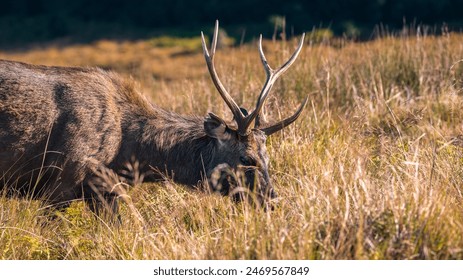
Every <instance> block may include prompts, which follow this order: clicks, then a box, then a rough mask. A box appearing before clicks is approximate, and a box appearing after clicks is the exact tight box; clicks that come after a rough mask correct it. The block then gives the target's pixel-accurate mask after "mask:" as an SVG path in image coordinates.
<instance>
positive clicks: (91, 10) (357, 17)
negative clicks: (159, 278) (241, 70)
mask: <svg viewBox="0 0 463 280" xmlns="http://www.w3.org/2000/svg"><path fill="white" fill-rule="evenodd" d="M215 19H219V20H220V21H221V26H222V27H224V28H226V30H227V32H228V35H229V36H230V37H231V38H233V42H234V43H242V42H245V41H248V40H251V39H252V38H255V36H256V35H257V34H258V33H264V35H265V36H267V37H271V36H273V37H275V36H278V34H285V36H286V34H287V35H288V36H290V35H291V34H300V33H301V32H302V31H311V30H314V28H315V29H319V30H324V31H325V32H327V33H326V34H328V36H344V37H348V38H354V39H356V40H368V39H370V38H372V37H374V36H375V35H376V34H377V33H378V31H379V30H380V31H383V32H384V31H387V32H396V31H397V30H400V29H401V28H402V27H403V26H411V25H416V26H418V25H423V26H426V27H427V28H428V30H429V32H432V33H440V32H441V29H442V27H445V28H446V29H450V30H453V31H460V30H462V29H463V0H439V1H435V0H350V1H345V0H313V1H303V0H285V1H282V0H233V1H230V0H226V1H224V0H221V1H219V0H201V1H188V0H156V1H149V0H131V1H124V0H100V1H94V0H74V1H60V0H2V1H1V6H0V48H2V49H4V50H5V49H9V48H26V47H28V46H31V45H37V44H42V43H47V42H55V43H63V44H66V43H86V42H92V41H95V40H100V39H124V40H127V39H129V40H130V39H144V38H153V37H159V36H177V37H189V36H197V35H198V30H200V29H205V28H210V27H211V26H213V24H214V20H215ZM282 31H284V32H282ZM280 36H281V35H280Z"/></svg>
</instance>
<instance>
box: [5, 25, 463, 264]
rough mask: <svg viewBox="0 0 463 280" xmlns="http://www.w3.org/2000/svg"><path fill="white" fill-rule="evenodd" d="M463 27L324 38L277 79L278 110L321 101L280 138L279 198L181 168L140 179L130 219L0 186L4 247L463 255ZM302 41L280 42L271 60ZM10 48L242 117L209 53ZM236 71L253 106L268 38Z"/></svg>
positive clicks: (174, 102)
mask: <svg viewBox="0 0 463 280" xmlns="http://www.w3.org/2000/svg"><path fill="white" fill-rule="evenodd" d="M462 42H463V36H461V35H456V34H448V35H446V36H442V37H414V38H384V39H381V40H377V41H373V42H368V43H349V42H341V43H340V44H339V43H338V44H336V45H329V44H323V45H310V44H308V46H306V47H305V49H304V50H303V53H302V54H301V57H300V58H299V60H298V61H297V62H296V64H295V65H294V66H293V67H292V69H291V70H290V71H289V72H288V73H287V74H286V75H285V76H284V77H283V78H282V80H281V81H280V82H279V83H278V85H277V86H276V87H275V89H274V92H273V95H272V97H271V98H270V100H269V102H268V103H267V104H268V110H267V113H268V114H269V117H270V119H272V118H274V119H279V118H281V117H283V116H285V115H288V114H290V113H292V111H293V110H294V108H295V107H296V105H297V104H298V103H299V102H300V101H301V100H302V99H303V98H304V97H305V96H306V95H307V94H309V95H310V99H311V102H309V106H307V108H306V110H305V112H304V113H303V116H301V119H300V120H299V121H298V122H297V124H295V125H293V126H291V127H290V128H288V129H286V130H285V131H284V132H283V133H281V134H279V135H276V136H273V137H272V138H271V139H269V140H268V148H269V152H270V156H271V158H272V162H271V173H272V179H273V182H274V185H275V186H276V189H277V191H278V193H279V195H280V202H279V205H278V207H277V208H276V209H275V210H274V211H271V212H264V211H261V210H259V209H254V208H252V207H250V206H249V205H246V204H240V205H234V204H233V203H232V202H231V201H230V200H229V199H227V198H223V197H220V196H218V195H211V194H206V193H200V192H197V191H192V190H188V189H187V188H185V187H183V186H178V185H175V184H173V183H172V182H166V183H159V184H142V185H139V186H136V187H135V188H131V189H129V190H128V195H129V196H128V197H126V198H125V200H126V202H127V203H125V204H123V205H122V209H121V212H122V219H123V223H122V224H121V225H119V226H116V225H112V224H111V223H110V220H109V219H106V218H104V217H103V218H96V217H94V216H93V214H92V213H91V212H90V211H89V210H88V209H87V208H85V207H84V206H83V204H82V203H74V204H73V205H72V207H70V208H68V209H67V210H65V211H64V212H58V213H50V211H49V210H48V209H47V208H46V205H43V204H42V203H40V202H38V201H29V200H24V199H9V198H4V197H0V258H2V259H462V258H463V235H462V232H463V217H462V216H463V206H462V205H463V195H462V192H463V189H462V187H461V186H462V185H463V184H462V182H463V145H462V143H463V142H462V140H461V139H462V136H461V135H463V131H462V129H463V127H462V119H463V113H462V112H463V111H462V108H463V95H462V92H461V90H462V87H463V62H462V59H463V43H462ZM294 46H295V42H292V41H291V42H283V43H282V42H278V43H272V42H266V45H265V47H266V52H267V53H268V58H269V60H270V61H271V64H272V65H276V64H277V63H278V62H281V61H283V60H284V59H285V58H286V57H287V56H288V55H289V54H290V52H291V51H292V50H293V48H294ZM0 57H2V58H6V59H15V60H20V61H26V62H31V63H39V64H47V65H97V66H100V67H104V68H109V69H114V70H116V71H118V72H120V73H121V74H122V75H126V76H133V77H134V79H135V80H137V81H139V83H140V87H141V88H142V89H143V90H144V92H145V93H146V94H147V95H150V97H151V98H152V100H153V102H155V103H157V104H159V105H160V106H162V107H164V108H167V109H171V110H174V111H177V112H182V113H185V114H190V113H195V114H200V115H205V114H206V113H207V111H208V110H212V111H214V112H216V113H218V114H221V115H226V116H229V113H228V112H227V110H226V108H225V106H224V104H223V101H221V100H220V98H219V95H218V94H217V93H216V92H215V89H214V88H213V86H212V83H211V82H210V80H209V77H208V76H207V73H206V67H205V64H204V62H203V58H202V56H201V54H200V53H195V52H193V53H191V52H184V51H182V50H181V49H180V50H179V49H175V48H168V49H159V48H154V47H153V46H152V45H151V44H150V43H149V42H123V43H115V42H109V41H102V42H98V43H96V44H94V45H85V46H72V47H67V48H63V49H59V48H53V47H50V48H47V49H43V50H33V51H28V52H25V53H8V54H6V53H2V54H0ZM217 62H218V64H219V65H220V67H219V71H220V73H219V74H221V76H222V77H223V80H224V83H225V84H226V85H227V87H228V88H230V90H231V92H232V94H233V96H234V97H235V98H236V99H237V101H238V102H240V103H241V104H243V105H245V106H247V107H251V106H252V104H254V98H255V97H256V95H257V93H258V92H259V90H260V87H261V85H262V83H263V77H264V74H263V71H262V69H261V65H260V63H259V61H258V55H257V50H256V47H255V46H254V45H253V46H244V47H242V48H240V49H227V50H220V51H219V53H218V57H217Z"/></svg>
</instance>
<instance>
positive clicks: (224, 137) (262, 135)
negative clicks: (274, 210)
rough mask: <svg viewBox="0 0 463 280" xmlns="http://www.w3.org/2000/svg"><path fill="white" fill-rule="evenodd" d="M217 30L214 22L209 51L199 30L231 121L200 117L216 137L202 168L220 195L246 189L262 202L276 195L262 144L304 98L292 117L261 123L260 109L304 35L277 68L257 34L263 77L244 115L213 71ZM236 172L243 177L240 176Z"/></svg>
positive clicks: (285, 122) (238, 193) (240, 195)
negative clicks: (214, 147)
mask: <svg viewBox="0 0 463 280" xmlns="http://www.w3.org/2000/svg"><path fill="white" fill-rule="evenodd" d="M218 31H219V23H218V21H216V23H215V29H214V35H213V37H212V43H211V45H212V46H211V49H210V50H208V48H207V46H206V42H205V39H204V34H203V33H202V32H201V39H202V46H203V52H204V57H205V59H206V64H207V68H208V69H209V73H210V75H211V78H212V81H213V83H214V85H215V87H216V88H217V90H218V92H219V93H220V95H221V96H222V98H223V100H224V101H225V103H226V104H227V106H228V108H230V110H231V112H232V114H233V121H232V122H230V123H229V122H226V121H224V120H223V119H222V118H220V117H218V116H217V115H215V114H213V113H209V116H208V117H206V119H205V120H204V129H205V131H206V134H207V135H208V136H209V137H212V138H214V139H216V140H217V142H216V145H217V156H216V157H214V159H213V160H212V162H211V163H210V166H209V168H206V170H210V171H209V172H208V173H209V174H207V175H208V178H209V182H210V185H211V186H212V188H213V189H214V190H217V191H220V192H221V193H222V194H224V195H231V196H232V197H233V198H235V199H236V200H241V199H242V198H243V194H245V193H249V191H248V190H251V192H252V193H254V194H257V199H258V201H259V202H260V203H261V204H262V203H264V202H266V201H268V200H269V199H272V198H275V197H276V194H275V191H274V189H273V186H272V184H271V182H270V177H269V173H268V165H269V156H268V154H267V150H266V146H265V142H266V139H267V137H268V136H270V135H272V134H273V133H275V132H277V131H279V130H281V129H283V128H285V127H286V126H288V125H290V124H291V123H293V122H294V121H295V120H296V119H297V118H298V117H299V115H300V114H301V112H302V110H303V109H304V107H305V104H306V103H307V99H308V98H305V100H304V101H303V102H302V104H301V105H300V107H299V108H298V110H297V111H296V112H295V113H294V114H293V115H292V116H290V117H288V118H286V119H284V120H281V121H278V122H276V123H273V124H266V123H265V124H264V122H263V121H262V119H263V118H262V116H261V111H262V108H263V106H264V103H265V100H266V99H267V97H268V96H269V93H270V90H271V89H272V87H273V85H274V84H275V81H276V80H277V79H278V78H279V77H280V76H281V75H282V74H283V73H284V72H285V71H286V70H288V68H289V67H290V66H291V65H292V64H293V63H294V61H295V60H296V58H297V57H298V55H299V53H300V51H301V49H302V45H303V42H304V34H303V35H302V38H301V40H300V42H299V45H298V47H297V49H296V51H295V52H294V53H293V54H292V56H291V57H290V58H289V60H288V61H286V62H285V63H284V64H283V65H281V66H280V67H279V68H277V69H273V68H271V67H270V66H269V64H268V63H267V59H266V58H265V55H264V52H263V50H262V35H260V38H259V54H260V59H261V61H262V64H263V66H264V69H265V73H266V75H267V78H266V81H265V83H264V86H263V88H262V91H261V92H260V95H259V97H258V98H257V103H256V106H255V108H254V110H252V111H251V112H250V113H249V114H248V111H247V110H245V109H243V108H240V107H239V106H238V105H237V104H236V102H235V101H234V100H233V98H232V97H231V96H230V94H229V93H228V92H227V90H226V89H225V87H224V86H223V84H222V83H221V82H220V80H219V77H218V75H217V71H216V70H215V66H214V56H215V51H216V47H217V36H218ZM240 174H241V175H244V176H240ZM243 179H244V180H243Z"/></svg>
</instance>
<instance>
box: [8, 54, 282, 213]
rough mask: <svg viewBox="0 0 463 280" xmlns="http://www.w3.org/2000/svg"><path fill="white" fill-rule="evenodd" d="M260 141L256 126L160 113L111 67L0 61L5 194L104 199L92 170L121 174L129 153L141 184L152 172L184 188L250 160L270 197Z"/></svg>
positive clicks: (250, 175)
mask: <svg viewBox="0 0 463 280" xmlns="http://www.w3.org/2000/svg"><path fill="white" fill-rule="evenodd" d="M265 138H266V136H265V135H264V133H262V132H261V131H258V130H256V131H253V133H251V134H250V135H249V136H247V137H242V136H239V135H237V134H236V132H235V131H234V130H232V129H229V127H228V125H227V124H226V123H224V122H221V121H220V119H219V120H218V119H216V118H213V117H211V116H209V117H207V118H206V119H204V118H201V117H197V116H181V115H178V114H175V113H173V112H167V111H165V110H163V109H161V108H159V107H157V106H154V105H152V104H150V103H149V102H148V101H147V100H146V99H145V98H144V96H143V95H142V94H140V93H139V92H138V91H137V90H136V88H135V87H134V85H133V83H132V82H131V81H127V80H124V79H122V78H120V77H119V76H118V75H117V74H115V73H112V72H107V71H103V70H101V69H97V68H75V67H47V66H36V65H29V64H24V63H19V62H12V61H4V60H0V178H1V182H0V188H1V187H4V188H6V190H7V192H8V193H18V194H32V195H34V196H41V197H46V198H47V199H48V201H50V202H51V203H54V204H60V203H64V204H66V203H67V202H69V201H72V200H74V199H79V198H82V197H85V198H90V197H94V196H95V194H98V195H100V196H99V197H100V198H101V197H105V198H106V199H108V201H109V202H111V201H112V197H113V195H114V194H113V193H111V191H109V190H107V189H102V188H98V186H97V188H96V189H95V188H94V187H92V184H91V182H92V180H93V179H94V177H95V175H94V174H95V171H96V170H99V169H101V168H109V169H111V170H114V172H116V173H118V174H122V173H123V172H122V171H123V170H124V166H125V165H126V163H127V162H129V161H131V160H132V159H136V160H137V161H139V162H140V163H141V168H142V170H140V171H141V172H145V173H150V174H151V175H150V176H148V177H147V180H156V179H158V178H159V176H157V175H159V174H156V172H153V170H158V171H159V172H160V173H162V174H164V176H165V175H167V176H169V177H172V178H173V179H174V180H175V181H177V182H179V183H182V184H187V185H195V184H197V182H198V181H201V179H202V178H204V177H208V178H210V177H211V174H212V173H213V172H214V171H217V169H218V168H221V169H220V170H219V173H221V172H225V171H224V170H225V169H227V168H228V167H229V168H231V169H232V170H235V171H236V170H237V168H239V167H242V166H246V165H250V167H249V168H247V171H245V173H246V178H247V184H248V185H250V186H251V187H253V186H254V183H251V182H254V177H255V176H256V175H257V176H258V177H259V182H260V186H261V187H262V188H264V189H265V190H264V191H263V192H265V193H271V194H272V195H273V190H272V188H271V185H270V182H269V177H268V172H267V166H268V156H267V154H266V151H265ZM243 159H246V161H245V162H244V163H243ZM255 170H257V173H255ZM219 177H220V176H219ZM223 183H224V182H223V181H222V182H221V184H223ZM221 190H222V193H225V194H227V193H228V191H229V190H228V189H227V190H225V191H224V189H223V188H222V189H221ZM101 195H102V196H101Z"/></svg>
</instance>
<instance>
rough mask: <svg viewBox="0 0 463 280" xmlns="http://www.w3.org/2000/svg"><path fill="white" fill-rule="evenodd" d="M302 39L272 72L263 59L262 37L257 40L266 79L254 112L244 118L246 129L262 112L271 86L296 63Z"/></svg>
mask: <svg viewBox="0 0 463 280" xmlns="http://www.w3.org/2000/svg"><path fill="white" fill-rule="evenodd" d="M304 38H305V33H303V34H302V37H301V40H300V41H299V45H298V47H297V49H296V50H295V51H294V53H293V54H292V55H291V57H290V58H289V59H288V61H286V62H285V63H284V64H283V65H281V66H280V67H279V68H278V69H276V70H274V69H272V68H271V67H270V65H268V62H267V59H266V58H265V54H264V51H263V49H262V35H261V36H260V38H259V54H260V59H261V61H262V64H263V66H264V69H265V73H266V74H267V79H266V81H265V84H264V86H263V88H262V91H261V92H260V95H259V97H258V99H257V103H256V108H255V109H254V111H252V113H251V114H249V115H248V116H247V117H246V129H247V128H248V127H249V126H250V125H251V123H252V122H253V121H254V119H255V118H256V117H257V115H259V114H260V111H261V110H262V106H263V105H264V102H265V100H266V99H267V97H268V94H269V93H270V90H271V89H272V87H273V84H274V83H275V81H276V80H277V79H278V77H280V76H281V75H282V74H283V73H284V72H285V71H286V70H288V68H289V67H290V66H291V65H292V64H293V63H294V61H296V58H297V57H298V56H299V53H300V52H301V50H302V46H303V45H304Z"/></svg>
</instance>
